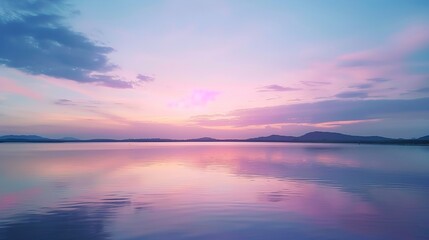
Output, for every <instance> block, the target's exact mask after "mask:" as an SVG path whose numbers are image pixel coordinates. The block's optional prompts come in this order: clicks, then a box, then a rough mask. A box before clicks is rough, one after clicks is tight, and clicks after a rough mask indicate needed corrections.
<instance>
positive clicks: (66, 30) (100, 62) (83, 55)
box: [0, 0, 134, 88]
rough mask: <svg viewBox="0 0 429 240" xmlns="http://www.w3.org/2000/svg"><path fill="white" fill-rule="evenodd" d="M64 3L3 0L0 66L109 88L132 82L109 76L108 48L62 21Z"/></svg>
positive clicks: (65, 10)
mask: <svg viewBox="0 0 429 240" xmlns="http://www.w3.org/2000/svg"><path fill="white" fill-rule="evenodd" d="M67 6H68V5H67V4H66V3H65V1H53V0H36V1H32V0H20V1H15V0H3V1H2V4H1V5H0V13H1V14H0V32H1V35H0V65H4V66H6V67H10V68H14V69H18V70H20V71H23V72H25V73H28V74H32V75H45V76H49V77H53V78H61V79H68V80H72V81H76V82H79V83H93V84H96V85H102V86H107V87H112V88H132V87H133V85H134V83H133V82H132V81H130V80H127V79H124V78H123V77H120V76H116V75H112V74H109V72H110V71H112V70H114V69H117V68H118V66H117V65H115V64H112V63H110V62H109V58H108V54H109V53H111V52H112V51H113V48H111V47H108V46H103V45H101V44H98V43H96V42H95V41H93V40H91V39H90V38H88V37H87V36H85V35H84V34H82V33H79V32H77V31H75V30H73V29H72V28H71V27H69V26H67V25H66V24H65V23H64V20H65V18H66V17H65V16H64V14H63V15H62V13H64V12H67V10H68V9H67Z"/></svg>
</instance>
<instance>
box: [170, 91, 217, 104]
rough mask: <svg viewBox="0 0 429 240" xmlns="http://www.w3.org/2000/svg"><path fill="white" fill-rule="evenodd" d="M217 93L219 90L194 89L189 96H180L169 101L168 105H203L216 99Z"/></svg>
mask: <svg viewBox="0 0 429 240" xmlns="http://www.w3.org/2000/svg"><path fill="white" fill-rule="evenodd" d="M218 95H219V92H217V91H213V90H205V89H199V90H194V91H192V93H191V94H190V95H189V96H187V97H185V98H182V99H180V100H178V101H175V102H171V103H170V104H169V106H170V107H173V108H195V107H204V106H206V105H207V104H208V103H210V102H212V101H214V100H216V98H217V96H218Z"/></svg>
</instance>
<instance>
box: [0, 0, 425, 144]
mask: <svg viewBox="0 0 429 240" xmlns="http://www.w3.org/2000/svg"><path fill="white" fill-rule="evenodd" d="M6 2H9V1H6ZM26 2H27V1H26ZM28 2H34V1H28ZM35 2H38V1H35ZM41 2H43V3H44V4H49V1H41ZM23 7H25V6H15V5H14V4H10V6H6V8H5V9H6V10H10V9H12V10H14V11H15V10H16V11H18V12H19V11H23V10H26V11H27V12H30V13H31V11H32V9H22V8H23ZM55 7H56V8H59V7H60V8H61V9H62V11H61V13H62V16H64V19H63V22H64V24H65V26H67V29H69V31H73V32H80V33H82V35H83V36H85V37H87V38H88V39H90V40H91V41H92V42H94V44H96V45H98V46H106V47H111V48H113V49H114V51H112V52H110V53H107V54H105V56H106V57H107V59H108V60H109V62H110V63H112V64H115V65H117V66H119V68H116V69H114V70H113V71H111V72H108V74H110V75H111V76H119V77H120V78H121V79H125V80H124V81H135V77H136V76H137V75H139V74H142V75H144V76H148V77H150V78H144V80H142V81H141V82H139V84H135V85H133V86H132V88H131V87H130V88H125V89H119V88H118V87H117V86H118V85H115V86H114V87H109V86H100V82H96V83H94V82H89V83H82V81H80V82H78V81H76V80H73V79H64V77H55V76H52V75H51V76H49V74H48V75H44V74H40V73H37V74H29V73H28V71H27V72H25V71H22V68H19V67H13V66H12V63H13V61H18V60H20V59H19V58H18V57H15V56H14V55H6V54H2V56H0V58H3V59H5V58H6V60H8V61H9V62H3V66H0V86H1V87H0V134H40V135H44V136H57V137H59V136H73V137H80V138H90V137H118V138H126V137H171V138H191V137H202V136H211V137H223V138H227V137H237V138H241V137H250V136H257V135H269V134H283V135H299V134H302V133H305V132H307V131H312V130H325V131H339V132H344V133H350V134H359V135H375V134H379V135H384V136H391V137H420V136H423V135H427V134H429V121H427V119H429V107H427V106H428V105H426V103H429V100H428V99H427V98H428V97H429V82H428V81H429V71H428V70H427V69H429V17H428V16H429V15H428V14H427V13H428V12H429V4H428V3H426V2H425V1H398V2H395V4H391V3H390V2H388V1H359V2H350V1H332V2H330V1H324V2H322V1H320V2H316V1H283V2H278V1H132V0H129V1H121V2H109V3H103V2H101V1H91V2H89V1H73V2H70V3H68V4H67V3H64V4H61V3H60V4H58V5H56V6H55ZM76 10H77V11H78V12H76ZM381 12H382V14H381ZM0 14H1V15H0V16H1V18H2V20H3V22H6V23H3V24H4V25H5V26H6V25H7V24H8V23H9V22H8V21H13V20H10V17H9V18H8V17H7V16H8V11H1V12H0ZM31 14H33V15H37V14H40V12H38V11H37V9H35V10H34V12H33V13H31ZM9 15H10V14H9ZM5 16H6V17H5ZM5 19H6V20H5ZM8 33H10V34H11V36H14V35H13V34H14V32H8ZM28 34H29V35H30V33H28ZM4 37H5V35H3V38H4ZM33 37H34V36H33ZM0 38H2V37H0ZM34 41H36V42H37V41H38V39H37V38H34ZM4 51H5V52H6V50H4ZM0 54H1V53H0ZM5 56H6V57H5ZM7 57H9V58H10V59H8V58H7ZM33 57H34V61H37V60H38V57H39V56H38V55H34V56H33ZM11 59H12V60H11ZM58 60H61V59H56V61H58ZM26 64H29V65H31V64H34V63H32V62H29V63H26ZM33 72H34V71H33ZM101 84H104V83H103V82H101ZM115 84H116V83H115ZM386 100H391V102H389V101H387V102H385V101H386ZM349 103H350V104H349ZM348 104H349V105H350V106H354V110H355V111H345V107H344V106H347V105H348ZM371 106H378V109H376V111H375V110H374V109H371ZM383 106H385V107H383ZM407 106H411V107H407ZM305 109H308V111H305ZM319 109H321V110H319ZM282 111H285V112H282Z"/></svg>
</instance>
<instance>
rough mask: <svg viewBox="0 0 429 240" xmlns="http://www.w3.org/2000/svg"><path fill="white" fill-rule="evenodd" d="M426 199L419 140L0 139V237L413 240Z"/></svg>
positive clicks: (428, 178)
mask: <svg viewBox="0 0 429 240" xmlns="http://www.w3.org/2000/svg"><path fill="white" fill-rule="evenodd" d="M427 199H429V163H428V161H427V147H417V146H408V147H405V146H372V145H347V144H343V145H341V144H337V145H335V144H263V143H258V144H253V143H246V144H243V143H234V144H232V143H229V144H228V143H216V144H213V143H212V144H209V143H199V144H190V143H186V144H184V143H173V144H172V143H169V144H167V143H157V144H155V143H154V144H148V143H145V144H138V143H135V144H121V143H115V144H111V143H104V144H5V145H0V239H78V238H79V239H202V238H203V239H266V238H267V237H269V239H285V237H287V238H291V239H425V238H428V237H429V230H427V228H426V226H427V223H429V215H428V213H429V207H428V205H427V203H426V201H427ZM60 233H61V234H60Z"/></svg>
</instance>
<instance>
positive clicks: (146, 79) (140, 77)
mask: <svg viewBox="0 0 429 240" xmlns="http://www.w3.org/2000/svg"><path fill="white" fill-rule="evenodd" d="M136 78H137V80H138V81H139V82H152V81H154V80H155V78H153V77H149V76H146V75H143V74H138V75H137V76H136Z"/></svg>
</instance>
